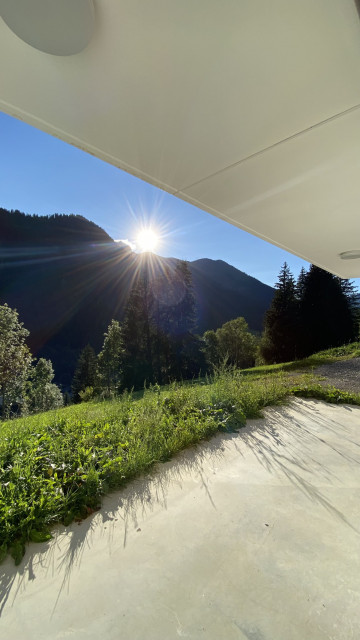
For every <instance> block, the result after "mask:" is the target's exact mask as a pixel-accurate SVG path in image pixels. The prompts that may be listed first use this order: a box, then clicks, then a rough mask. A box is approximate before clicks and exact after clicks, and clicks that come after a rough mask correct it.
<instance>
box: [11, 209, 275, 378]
mask: <svg viewBox="0 0 360 640" xmlns="http://www.w3.org/2000/svg"><path fill="white" fill-rule="evenodd" d="M176 262H177V261H176V260H175V259H174V258H158V257H157V256H153V255H150V256H147V255H144V254H143V255H137V254H135V253H132V252H131V250H130V249H129V247H127V246H126V245H123V244H121V243H116V242H114V241H113V240H112V238H110V236H109V235H108V234H107V233H106V232H105V231H104V230H103V229H101V228H100V227H98V226H97V225H95V224H94V223H93V222H90V221H89V220H86V218H84V217H82V216H74V215H54V216H49V217H44V216H42V217H40V216H30V215H25V214H22V213H20V212H18V211H11V212H10V211H6V210H5V209H0V303H1V304H3V303H5V302H7V303H8V304H9V305H10V306H11V307H13V308H16V309H17V310H18V312H19V315H20V319H21V321H22V322H24V324H25V326H26V327H27V329H29V331H30V347H31V349H32V352H33V353H34V354H35V355H37V356H43V357H47V358H50V359H51V360H52V361H53V365H54V369H55V372H56V379H57V382H58V383H62V384H63V385H69V382H70V380H71V377H72V375H73V371H74V366H75V363H76V360H77V357H78V354H79V351H80V350H81V349H82V348H83V347H84V346H85V345H86V344H87V343H90V344H92V346H93V347H94V348H95V350H98V349H100V346H101V344H102V340H103V333H104V331H105V330H106V328H107V326H108V324H109V323H110V321H111V319H112V318H116V319H119V320H121V319H122V318H123V313H124V308H125V304H126V301H127V298H128V295H129V292H130V290H131V287H132V285H133V284H134V282H135V281H136V278H137V277H138V274H139V272H140V271H142V272H144V269H145V271H147V272H148V276H149V279H151V278H152V277H155V276H156V275H157V274H158V273H160V272H164V271H166V270H167V269H169V270H170V271H171V270H173V269H174V266H175V265H176ZM189 266H190V270H191V273H192V278H193V286H194V293H195V298H196V303H197V323H198V327H197V330H198V332H199V333H202V332H203V331H205V330H207V329H216V328H217V327H219V326H221V325H222V324H223V323H224V322H226V321H228V320H230V319H232V318H235V317H237V316H244V317H245V319H246V320H247V322H248V324H249V327H250V329H251V330H253V331H260V330H261V328H262V322H263V316H264V313H265V311H266V309H267V308H268V307H269V304H270V302H271V299H272V296H273V289H272V288H271V287H268V286H267V285H264V284H262V283H261V282H259V281H258V280H255V279H254V278H251V277H250V276H248V275H246V274H245V273H242V272H241V271H239V270H237V269H235V268H234V267H231V266H230V265H228V264H227V263H225V262H223V261H221V260H218V261H215V260H209V259H204V260H196V261H195V262H192V263H190V265H189Z"/></svg>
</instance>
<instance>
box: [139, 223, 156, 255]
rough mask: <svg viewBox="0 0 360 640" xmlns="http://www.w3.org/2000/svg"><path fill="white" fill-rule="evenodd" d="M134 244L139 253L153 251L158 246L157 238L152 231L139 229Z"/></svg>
mask: <svg viewBox="0 0 360 640" xmlns="http://www.w3.org/2000/svg"><path fill="white" fill-rule="evenodd" d="M136 244H137V246H138V247H139V250H140V251H143V252H145V251H155V249H156V247H157V246H158V244H159V236H158V234H157V233H156V232H155V231H154V230H153V229H141V231H139V233H138V235H137V238H136Z"/></svg>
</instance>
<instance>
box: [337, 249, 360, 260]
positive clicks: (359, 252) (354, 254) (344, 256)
mask: <svg viewBox="0 0 360 640" xmlns="http://www.w3.org/2000/svg"><path fill="white" fill-rule="evenodd" d="M339 256H340V258H341V260H358V259H359V258H360V249H353V250H352V251H343V253H339Z"/></svg>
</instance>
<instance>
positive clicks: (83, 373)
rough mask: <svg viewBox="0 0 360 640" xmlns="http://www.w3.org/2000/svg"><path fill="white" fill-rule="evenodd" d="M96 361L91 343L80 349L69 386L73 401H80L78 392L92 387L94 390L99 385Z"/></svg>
mask: <svg viewBox="0 0 360 640" xmlns="http://www.w3.org/2000/svg"><path fill="white" fill-rule="evenodd" d="M98 383H99V378H98V362H97V358H96V355H95V351H94V349H93V348H92V346H91V345H89V344H88V345H86V347H84V349H83V350H82V351H81V353H80V356H79V359H78V362H77V365H76V369H75V373H74V377H73V382H72V386H71V390H72V395H73V400H74V402H80V400H81V397H80V395H79V394H80V392H81V391H85V389H86V388H87V387H92V388H93V389H94V391H95V392H96V391H97V390H98V386H99V384H98Z"/></svg>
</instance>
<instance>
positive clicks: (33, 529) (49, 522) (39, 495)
mask: <svg viewBox="0 0 360 640" xmlns="http://www.w3.org/2000/svg"><path fill="white" fill-rule="evenodd" d="M359 355H360V343H354V344H353V345H347V346H345V347H342V348H338V349H332V350H329V351H327V352H321V353H319V354H315V355H314V356H311V357H310V358H307V359H306V360H302V361H299V362H297V363H296V362H295V363H285V364H282V365H273V366H266V367H257V368H254V369H249V370H245V371H240V370H236V369H233V368H226V367H225V366H224V367H223V368H222V369H220V370H219V371H217V372H216V373H215V374H214V375H213V376H212V377H211V378H207V379H205V380H195V381H194V382H193V383H192V384H189V383H188V382H187V383H179V382H176V383H173V384H171V385H169V386H167V387H159V386H158V385H155V386H152V387H150V388H148V389H145V390H144V392H143V393H140V394H139V393H138V394H131V393H127V392H126V393H124V394H123V395H121V396H119V397H117V398H115V399H113V400H111V401H99V402H96V401H92V402H87V403H82V404H78V405H72V406H68V407H64V408H62V409H59V410H56V411H50V412H47V413H40V414H37V415H32V416H28V417H23V418H19V419H15V420H11V421H7V422H2V423H0V477H1V487H0V559H3V558H5V557H6V555H7V554H8V553H10V554H11V555H12V556H13V558H14V560H15V562H16V563H17V564H18V563H19V562H21V559H22V557H23V555H24V553H25V547H26V543H27V542H28V541H34V542H42V541H46V540H48V539H50V538H51V528H52V526H53V525H54V524H55V523H58V522H61V523H63V524H65V525H68V524H69V523H70V522H72V521H73V520H81V519H83V518H85V517H86V516H88V515H89V514H91V513H93V512H94V511H95V510H97V509H99V508H100V506H101V497H102V496H103V495H104V494H106V493H108V492H109V491H112V490H114V489H117V488H120V487H122V486H124V484H125V483H126V482H128V481H129V480H130V479H131V478H134V477H135V476H137V475H139V474H141V473H144V472H146V471H147V470H148V469H149V468H150V467H151V466H152V465H154V464H155V463H159V462H164V461H166V460H168V459H169V458H170V457H171V456H172V455H173V454H174V453H176V452H177V451H179V450H180V449H183V448H185V447H188V446H190V445H193V444H195V443H197V442H199V441H200V440H202V439H204V438H208V437H210V436H211V435H213V434H214V433H216V432H217V431H219V430H221V431H236V430H238V429H240V428H241V427H242V426H244V424H245V422H246V420H247V419H248V418H255V417H260V416H261V411H262V409H263V408H264V407H266V406H269V405H278V404H281V403H284V402H286V401H288V399H289V398H291V397H292V396H303V397H315V398H320V399H322V400H325V401H328V402H346V403H349V404H357V405H360V395H359V394H353V393H348V392H344V391H340V390H338V389H334V388H333V387H323V386H321V385H320V383H319V379H318V378H317V377H316V376H314V375H313V374H312V372H311V369H312V368H313V367H314V366H317V365H318V364H319V363H321V364H324V363H328V362H334V361H336V360H341V359H348V358H352V357H356V356H359ZM288 372H291V374H290V373H288ZM294 372H295V373H296V375H294Z"/></svg>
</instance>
